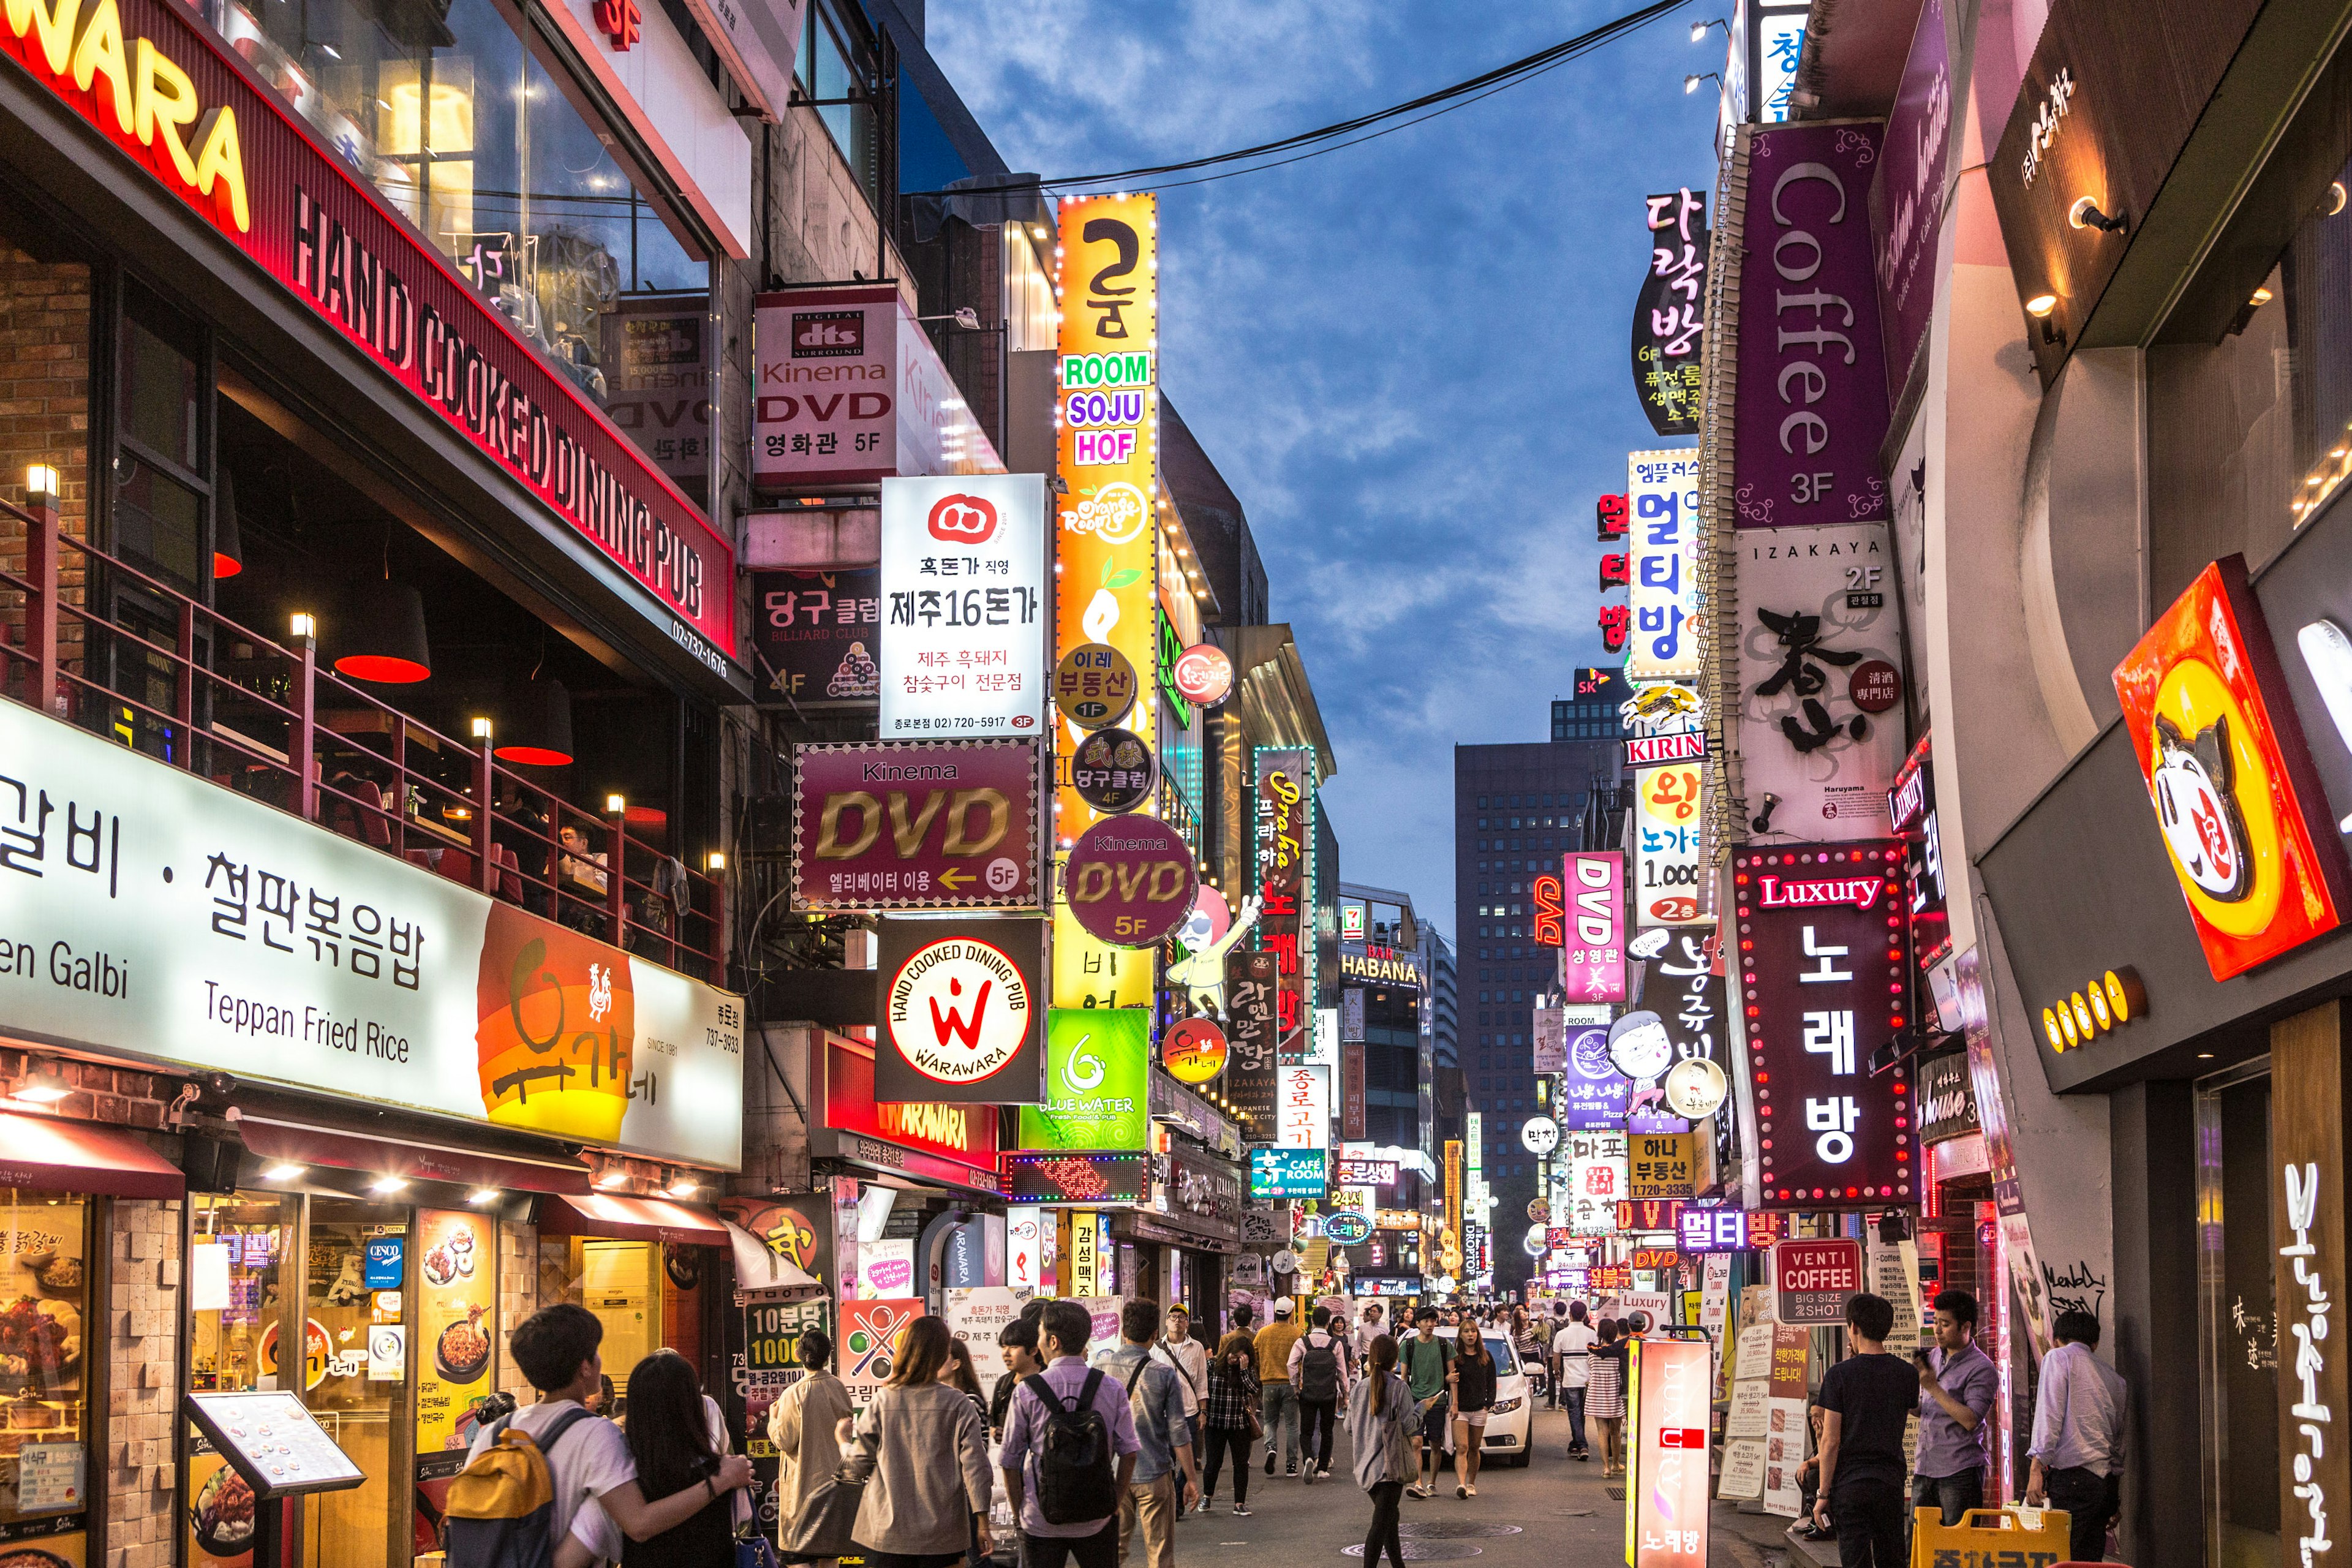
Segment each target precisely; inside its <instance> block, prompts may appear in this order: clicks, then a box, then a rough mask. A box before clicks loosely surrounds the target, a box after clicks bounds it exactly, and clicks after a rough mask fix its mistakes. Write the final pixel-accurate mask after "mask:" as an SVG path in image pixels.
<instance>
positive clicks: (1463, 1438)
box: [1454, 1324, 1496, 1498]
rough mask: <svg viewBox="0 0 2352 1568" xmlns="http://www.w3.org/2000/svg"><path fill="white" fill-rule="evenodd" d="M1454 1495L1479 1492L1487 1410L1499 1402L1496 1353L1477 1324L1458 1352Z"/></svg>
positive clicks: (1467, 1327) (1470, 1495)
mask: <svg viewBox="0 0 2352 1568" xmlns="http://www.w3.org/2000/svg"><path fill="white" fill-rule="evenodd" d="M1495 1379H1496V1369H1495V1352H1493V1351H1492V1350H1490V1349H1489V1348H1487V1344H1486V1335H1485V1334H1483V1333H1481V1332H1479V1331H1478V1328H1477V1325H1475V1324H1469V1325H1465V1327H1464V1329H1463V1330H1462V1338H1461V1341H1460V1342H1459V1343H1458V1344H1457V1345H1456V1346H1455V1347H1454V1496H1455V1497H1457V1498H1474V1497H1476V1496H1477V1495H1478V1458H1479V1454H1480V1451H1481V1449H1482V1447H1484V1445H1485V1443H1486V1412H1487V1411H1489V1410H1490V1409H1492V1408H1493V1407H1494V1404H1495Z"/></svg>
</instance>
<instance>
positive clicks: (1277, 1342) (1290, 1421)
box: [1257, 1296, 1298, 1476]
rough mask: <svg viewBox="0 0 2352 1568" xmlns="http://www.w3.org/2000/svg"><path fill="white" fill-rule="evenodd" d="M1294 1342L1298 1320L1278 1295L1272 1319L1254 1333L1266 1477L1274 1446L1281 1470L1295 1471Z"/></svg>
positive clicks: (1288, 1303)
mask: <svg viewBox="0 0 2352 1568" xmlns="http://www.w3.org/2000/svg"><path fill="white" fill-rule="evenodd" d="M1297 1342H1298V1321H1297V1317H1296V1316H1295V1315H1294V1313H1293V1312H1292V1310H1291V1300H1290V1298H1289V1297H1287V1296H1283V1297H1279V1298H1277V1299H1276V1301H1275V1303H1274V1321H1272V1322H1270V1323H1268V1324H1267V1325H1266V1326H1265V1328H1263V1329H1260V1330H1259V1331H1258V1333H1257V1376H1258V1384H1259V1388H1260V1394H1259V1397H1260V1398H1261V1399H1262V1400H1263V1401H1264V1405H1263V1408H1262V1419H1263V1420H1264V1421H1265V1473H1266V1474H1267V1475H1269V1476H1270V1475H1272V1474H1274V1461H1275V1450H1276V1447H1280V1448H1281V1450H1282V1460H1283V1464H1284V1466H1285V1468H1284V1471H1283V1473H1284V1474H1285V1475H1291V1476H1295V1475H1297V1473H1298V1391H1297V1389H1295V1388H1293V1387H1291V1385H1290V1347H1291V1346H1293V1345H1295V1344H1297Z"/></svg>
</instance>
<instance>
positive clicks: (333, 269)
mask: <svg viewBox="0 0 2352 1568" xmlns="http://www.w3.org/2000/svg"><path fill="white" fill-rule="evenodd" d="M93 3H94V4H96V5H101V6H102V8H103V11H104V13H105V14H106V15H107V16H109V18H110V20H111V19H112V17H114V16H118V15H119V17H120V27H121V31H120V32H119V33H117V34H116V35H115V37H116V39H117V40H118V41H117V43H116V46H115V47H116V49H117V50H118V51H119V50H120V49H121V47H122V44H121V40H124V39H128V40H131V45H132V47H133V49H134V50H135V52H136V53H137V55H138V57H139V58H141V59H142V60H145V59H149V58H152V59H154V60H155V62H156V65H157V78H158V81H159V82H163V81H169V80H172V79H174V78H176V79H177V81H176V83H175V85H174V86H173V89H172V90H173V92H175V93H176V94H177V95H178V96H176V97H173V98H171V99H170V100H169V101H170V102H171V103H172V105H173V109H174V110H185V111H186V112H185V113H184V114H181V113H177V112H169V111H167V112H163V113H155V114H150V113H149V112H147V110H145V109H144V108H142V110H141V112H140V113H139V114H138V115H136V116H135V117H134V116H133V115H132V114H131V103H130V96H129V92H128V87H127V85H126V83H125V81H124V79H122V78H121V76H118V75H116V74H114V73H113V72H112V71H110V70H109V69H106V68H103V67H104V61H105V59H106V58H109V57H108V56H107V54H106V52H105V51H101V50H97V49H86V50H85V51H84V52H86V53H88V54H89V56H90V58H95V59H97V60H98V61H99V62H100V67H101V68H100V69H98V70H97V71H95V72H93V71H92V69H91V68H90V66H89V64H88V63H83V64H80V65H79V68H78V70H77V68H75V67H74V66H73V65H72V64H71V63H69V61H68V56H67V53H66V44H67V41H68V40H67V35H66V34H65V33H64V32H63V31H62V30H60V31H59V32H58V35H57V40H56V43H55V45H54V51H53V47H52V44H51V40H50V39H49V38H48V37H47V36H46V35H45V33H44V32H43V31H41V30H37V29H36V28H35V27H34V26H33V21H34V17H35V15H36V12H37V10H38V8H37V7H21V8H19V9H18V10H16V11H13V12H11V13H9V22H10V26H8V27H7V28H6V29H5V30H0V37H7V38H8V47H9V48H10V49H11V50H12V51H13V52H14V53H15V54H16V57H17V58H19V59H20V60H21V61H22V62H23V63H24V64H25V66H26V68H27V69H28V70H30V71H31V73H32V74H33V75H34V76H35V77H37V78H38V79H40V80H41V81H42V82H44V83H46V84H47V86H48V87H49V89H51V90H52V91H54V92H56V93H57V95H58V97H59V98H60V99H62V100H64V101H66V102H67V103H68V104H69V105H71V106H72V107H73V109H74V110H75V111H76V112H78V113H79V114H80V115H81V116H82V117H83V118H85V119H87V120H89V121H91V122H92V123H93V124H96V125H98V126H99V127H100V129H101V130H103V131H106V132H109V133H110V135H111V136H112V137H113V138H114V140H115V142H116V144H117V145H118V146H121V147H122V148H123V149H124V151H125V152H126V153H129V154H130V156H131V158H132V159H133V160H134V161H136V162H137V163H139V164H140V165H141V166H142V167H143V168H145V169H146V170H147V171H148V172H149V173H150V174H152V175H153V176H154V177H155V178H156V179H158V180H160V181H161V182H162V183H163V184H165V185H167V186H169V187H170V188H171V189H172V190H173V192H174V193H175V194H177V195H179V196H180V197H181V198H182V199H184V200H185V201H186V202H187V203H188V205H190V206H192V207H194V208H195V209H196V210H197V211H198V212H200V213H202V214H204V215H205V217H206V218H207V219H209V220H210V221H211V222H212V223H213V224H214V226H215V227H217V228H218V229H219V230H220V231H221V233H222V234H223V235H225V236H226V237H227V238H228V239H229V241H230V242H231V243H232V244H234V245H235V246H236V247H237V248H238V249H240V250H242V251H244V252H245V253H246V254H247V256H249V257H251V258H253V259H254V261H255V262H257V264H258V265H259V266H260V267H261V268H262V269H263V270H265V271H266V272H268V274H269V275H270V276H271V277H272V278H274V279H277V280H278V282H279V283H280V284H282V285H284V286H285V287H287V288H289V289H292V290H293V291H294V292H295V293H296V294H299V295H300V296H301V297H302V299H303V300H305V301H306V302H307V303H308V304H309V305H310V308H311V309H312V310H315V311H316V312H317V313H318V314H320V315H321V316H323V317H325V318H326V319H327V320H329V321H332V322H333V323H334V324H335V326H336V327H337V328H338V329H339V330H340V331H341V332H342V333H343V335H344V336H345V337H347V338H349V339H350V340H351V341H352V342H354V343H357V344H359V345H360V346H361V347H362V348H363V349H365V350H366V351H367V353H369V355H370V356H371V357H372V358H373V360H374V361H375V362H376V363H377V364H378V365H379V366H380V367H382V368H383V370H384V371H385V372H386V373H387V374H390V375H391V376H392V377H393V378H394V380H396V381H398V382H399V383H400V384H402V385H403V386H404V387H405V388H406V389H407V390H408V391H409V393H410V394H411V395H414V396H415V397H417V398H420V399H422V400H423V401H424V402H425V403H426V404H427V405H430V406H431V407H432V408H433V409H435V410H436V412H437V413H438V414H439V416H440V417H441V418H442V419H443V420H444V421H446V423H447V424H449V425H450V426H454V427H456V428H457V430H459V431H461V432H462V433H463V434H464V435H465V436H466V437H467V440H469V441H470V442H472V443H473V444H474V446H476V447H478V448H479V449H480V450H482V451H483V452H485V453H487V454H488V455H489V456H490V457H491V458H495V459H496V460H497V462H498V463H499V466H500V467H501V468H505V469H506V470H507V471H508V472H509V474H511V475H512V476H514V477H515V478H516V479H520V480H521V481H522V483H523V484H524V485H525V486H527V487H528V488H529V489H530V492H531V493H532V495H533V496H535V497H536V498H537V499H538V500H540V501H541V503H542V505H543V508H544V512H543V513H539V514H534V516H533V521H534V522H535V523H537V524H538V525H539V526H540V527H541V529H542V530H543V531H551V532H552V531H557V528H558V521H559V520H560V527H561V531H562V532H564V533H566V534H576V535H578V536H581V537H583V538H585V539H586V540H588V541H589V542H591V543H593V545H594V547H595V548H596V550H597V551H598V552H601V553H602V554H603V555H604V557H605V559H606V560H607V561H608V562H610V563H612V564H613V565H614V566H616V567H618V568H619V569H620V570H621V572H622V573H624V574H625V575H626V576H627V577H629V578H630V579H631V581H632V582H634V583H635V584H636V585H637V586H638V587H640V588H642V589H644V590H645V591H646V593H648V594H650V595H653V597H654V599H655V601H656V605H658V613H657V614H654V618H655V619H656V621H657V622H659V623H661V624H663V625H664V626H666V627H667V629H668V631H669V633H670V635H671V636H672V637H675V638H677V640H678V641H679V642H681V643H683V644H684V645H685V646H687V647H688V649H689V650H690V651H693V652H694V653H695V654H696V655H697V657H698V658H700V659H701V660H702V662H703V663H704V664H706V665H709V666H710V667H711V668H714V669H718V670H721V671H722V672H723V669H724V666H725V663H726V661H727V660H730V659H732V658H733V657H734V654H735V613H734V612H735V557H734V552H733V551H732V550H731V549H730V547H729V545H728V543H727V542H726V541H725V540H723V539H721V538H720V537H719V535H718V534H717V533H716V532H714V531H712V530H711V528H710V525H709V523H708V522H706V521H704V519H703V517H702V514H701V513H700V511H698V510H697V509H696V508H695V506H694V504H693V503H692V502H690V501H688V500H687V499H686V497H685V496H684V495H683V494H681V493H680V492H679V491H678V489H677V486H675V485H673V484H672V483H671V482H670V481H669V480H668V479H666V478H664V477H663V476H662V474H661V473H660V472H659V471H658V470H657V469H656V468H654V467H653V465H652V464H651V463H649V462H648V461H647V460H646V458H644V457H643V456H642V455H641V454H640V453H639V452H638V450H637V448H636V447H635V446H634V445H632V444H631V443H630V441H629V439H628V437H625V436H624V435H622V434H621V432H620V429H619V427H618V426H615V425H614V424H613V422H612V421H611V420H610V419H608V418H606V417H605V416H604V412H603V411H602V410H601V409H599V408H597V407H596V406H595V405H593V403H591V402H589V401H588V400H587V398H586V397H585V396H584V395H583V394H582V393H581V392H580V391H579V390H578V389H576V388H575V387H574V386H573V385H572V383H571V382H570V381H569V380H568V379H567V378H565V377H563V376H562V375H559V374H556V373H555V372H553V371H551V370H550V369H549V368H548V366H547V364H546V362H544V361H543V360H541V358H540V357H539V355H538V354H536V353H533V352H532V351H531V349H530V347H529V346H528V345H527V344H526V343H525V342H524V341H523V340H522V338H521V337H520V335H519V334H518V333H517V331H515V329H514V327H513V326H512V325H511V324H509V322H508V321H506V319H505V318H504V317H502V316H500V315H499V313H498V312H497V311H496V310H492V309H490V308H489V304H488V300H487V299H486V298H485V296H484V295H482V294H481V293H480V292H479V291H478V290H477V289H475V288H474V286H473V285H472V284H471V283H469V282H468V281H467V279H466V278H465V277H464V275H463V274H461V273H460V272H459V271H458V270H457V268H456V267H455V266H453V265H452V264H451V263H450V262H448V261H447V260H446V259H445V258H443V257H442V256H441V255H440V254H439V253H438V252H437V251H435V250H434V249H432V248H431V247H429V246H428V245H426V244H425V242H424V241H423V240H422V239H421V238H420V237H418V235H417V233H416V231H415V229H414V228H412V227H410V226H408V224H407V223H406V222H405V221H404V220H403V219H401V218H399V217H396V216H394V214H393V211H392V209H391V208H390V206H388V205H386V204H385V202H384V199H383V197H382V196H381V195H378V194H377V193H376V191H375V190H374V188H373V186H371V185H369V184H366V183H365V182H364V181H362V180H361V179H360V178H359V177H358V176H357V175H355V174H353V173H352V171H351V169H350V168H349V167H348V166H347V165H346V164H345V163H343V162H342V161H341V159H340V158H337V157H334V156H332V155H331V154H330V153H327V152H325V151H323V150H322V149H321V148H320V146H319V144H318V143H317V142H313V141H312V140H311V138H312V136H313V135H314V134H315V132H311V131H310V129H309V128H308V127H307V126H305V125H304V124H303V123H302V121H300V120H299V118H298V117H297V116H296V115H295V114H294V112H293V110H291V109H290V108H289V106H288V105H287V103H286V102H285V100H282V99H280V98H279V97H278V95H277V94H275V93H273V92H270V91H268V89H265V88H263V87H261V86H259V85H257V80H256V79H255V78H253V77H251V76H248V75H247V69H249V68H247V67H244V66H242V65H241V64H240V63H238V62H236V59H235V55H234V51H232V50H231V49H230V48H229V47H227V46H226V44H224V43H222V42H221V41H220V40H219V39H218V38H216V37H214V36H213V35H212V34H211V33H210V32H209V31H207V30H206V29H205V28H204V27H202V26H199V25H198V24H196V23H195V22H194V20H192V19H191V17H192V13H191V12H190V11H189V10H188V9H187V8H186V7H183V6H179V5H170V4H167V3H165V0H93ZM42 15H44V16H46V13H45V12H43V13H42ZM93 15H95V13H93ZM20 26H21V28H22V31H19V27H20ZM27 35H30V36H27ZM90 36H91V37H101V36H102V35H100V34H99V33H97V32H92V33H91V34H90ZM111 58H113V59H114V60H115V62H116V64H117V66H118V67H119V65H120V62H121V58H122V56H121V53H119V52H118V53H115V54H113V55H112V56H111ZM166 72H168V73H169V75H168V76H167V75H165V74H164V73H166ZM183 73H184V74H183ZM77 76H79V81H80V82H83V83H87V84H88V85H87V86H78V85H77ZM155 96H156V97H157V98H158V100H163V99H164V97H165V94H164V92H163V89H161V88H160V87H159V89H158V91H157V93H156V94H155ZM145 101H146V99H145V97H144V96H142V98H141V102H142V105H143V104H144V103H145ZM199 110H201V111H202V114H203V118H202V119H201V120H199V119H198V118H197V114H198V111H199ZM134 119H135V120H136V122H137V127H140V128H144V130H145V132H146V134H145V137H144V139H143V140H142V138H141V137H139V136H134V135H133V134H132V132H133V130H134V125H133V121H134ZM180 126H185V128H186V129H185V131H184V132H181V131H179V129H178V127H180ZM549 514H551V515H549ZM647 609H648V612H649V613H652V611H653V606H647ZM705 645H707V651H706V646H705ZM722 656H723V658H722Z"/></svg>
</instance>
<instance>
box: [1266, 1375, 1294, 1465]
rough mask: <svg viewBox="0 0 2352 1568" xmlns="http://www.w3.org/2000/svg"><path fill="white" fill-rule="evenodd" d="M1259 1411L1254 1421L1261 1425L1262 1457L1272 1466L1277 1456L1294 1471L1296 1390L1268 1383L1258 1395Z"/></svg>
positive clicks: (1288, 1386) (1287, 1386)
mask: <svg viewBox="0 0 2352 1568" xmlns="http://www.w3.org/2000/svg"><path fill="white" fill-rule="evenodd" d="M1259 1400H1260V1402H1261V1405H1262V1406H1263V1408H1262V1409H1261V1410H1260V1412H1259V1415H1258V1419H1259V1420H1260V1421H1262V1422H1264V1423H1265V1457H1266V1460H1267V1462H1268V1463H1269V1464H1270V1463H1272V1462H1273V1460H1274V1458H1275V1456H1276V1454H1277V1453H1279V1454H1280V1455H1281V1457H1282V1462H1283V1463H1284V1464H1285V1465H1286V1466H1288V1467H1289V1468H1293V1469H1296V1468H1297V1466H1298V1390H1297V1389H1295V1388H1293V1387H1291V1386H1290V1384H1286V1383H1268V1384H1266V1385H1265V1387H1264V1388H1263V1389H1261V1390H1260V1391H1259Z"/></svg>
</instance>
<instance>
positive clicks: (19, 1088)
mask: <svg viewBox="0 0 2352 1568" xmlns="http://www.w3.org/2000/svg"><path fill="white" fill-rule="evenodd" d="M72 1092H73V1086H72V1085H70V1084H68V1083H67V1082H66V1080H65V1075H64V1074H62V1073H60V1072H58V1069H57V1068H34V1069H33V1070H32V1071H31V1072H28V1073H26V1075H25V1076H24V1077H23V1078H22V1079H18V1080H17V1083H16V1089H14V1090H12V1091H11V1092H10V1093H9V1096H8V1098H9V1099H11V1100H22V1101H24V1102H25V1103H26V1105H55V1104H56V1103H57V1102H58V1100H63V1099H64V1098H65V1097H66V1096H68V1095H69V1094H71V1093H72Z"/></svg>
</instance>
